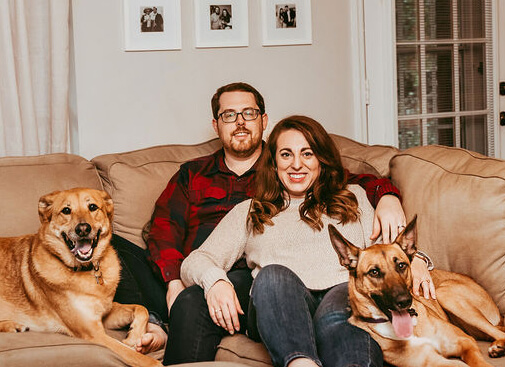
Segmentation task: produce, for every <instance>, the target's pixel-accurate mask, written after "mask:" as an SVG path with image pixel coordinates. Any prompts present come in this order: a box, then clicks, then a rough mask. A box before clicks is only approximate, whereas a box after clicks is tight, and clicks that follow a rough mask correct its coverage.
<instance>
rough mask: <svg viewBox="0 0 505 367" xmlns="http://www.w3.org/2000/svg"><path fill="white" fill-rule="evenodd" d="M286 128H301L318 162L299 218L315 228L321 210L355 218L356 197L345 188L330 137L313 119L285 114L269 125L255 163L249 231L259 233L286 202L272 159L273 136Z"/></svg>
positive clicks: (344, 218) (318, 225) (344, 220)
mask: <svg viewBox="0 0 505 367" xmlns="http://www.w3.org/2000/svg"><path fill="white" fill-rule="evenodd" d="M286 130H297V131H299V132H301V133H302V134H303V136H304V137H305V139H306V140H307V142H308V143H309V145H310V148H311V149H312V151H313V152H314V154H315V156H316V158H317V159H318V160H319V163H320V165H321V173H320V175H319V177H318V179H317V180H316V181H315V182H314V184H313V185H312V187H310V188H309V190H308V191H307V193H306V194H305V201H304V202H303V203H302V205H300V210H299V211H300V218H301V219H302V220H303V221H304V222H306V223H307V224H309V225H310V226H311V227H312V228H314V229H316V230H319V231H320V230H321V229H322V228H323V222H322V221H321V216H322V215H323V214H326V215H328V216H330V217H332V218H337V219H338V220H339V221H340V222H341V223H344V224H345V223H347V222H350V221H356V220H357V219H358V216H359V214H358V201H357V199H356V196H355V195H354V194H353V193H352V192H351V191H349V190H348V189H347V188H346V187H347V177H346V175H345V171H344V167H343V166H342V160H341V158H340V153H339V151H338V149H337V147H336V145H335V143H334V141H333V140H332V138H331V137H330V136H329V135H328V133H327V132H326V130H325V129H324V128H323V127H322V126H321V124H319V123H318V122H317V121H315V120H314V119H312V118H310V117H307V116H289V117H286V118H285V119H283V120H281V121H279V122H278V123H277V124H276V125H275V127H274V128H273V130H272V132H271V133H270V135H269V137H268V140H267V143H266V146H265V147H264V149H263V153H262V155H261V158H260V161H259V164H258V169H257V172H256V178H255V184H256V194H255V195H254V197H253V200H252V203H251V210H250V213H249V217H248V222H249V225H252V230H253V233H263V232H264V230H265V227H264V226H265V224H267V225H273V222H272V218H273V217H274V216H276V215H277V214H278V213H279V212H281V211H283V210H284V209H286V208H287V207H288V206H289V196H288V195H287V192H286V188H285V187H284V185H283V184H282V182H281V181H280V180H279V177H278V175H277V171H276V166H277V165H276V161H275V157H276V152H277V140H278V138H279V135H280V134H281V133H282V132H284V131H286ZM286 199H287V200H286Z"/></svg>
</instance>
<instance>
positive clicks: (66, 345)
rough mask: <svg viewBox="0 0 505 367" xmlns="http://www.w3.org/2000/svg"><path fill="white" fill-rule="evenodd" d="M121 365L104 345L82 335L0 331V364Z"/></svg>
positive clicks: (47, 366) (43, 366)
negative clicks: (82, 337)
mask: <svg viewBox="0 0 505 367" xmlns="http://www.w3.org/2000/svg"><path fill="white" fill-rule="evenodd" d="M83 365H86V366H103V367H108V366H110V367H117V366H121V367H125V366H127V364H125V363H123V361H122V360H121V359H120V358H119V356H118V355H116V354H115V353H113V352H112V351H111V350H109V349H108V348H106V347H104V346H101V345H98V344H93V343H91V342H88V341H86V340H83V339H78V338H72V337H70V336H66V335H61V334H54V333H39V332H32V331H30V332H27V333H1V334H0V366H9V367H18V366H19V367H26V366H37V367H54V366H65V367H72V366H76V367H77V366H83Z"/></svg>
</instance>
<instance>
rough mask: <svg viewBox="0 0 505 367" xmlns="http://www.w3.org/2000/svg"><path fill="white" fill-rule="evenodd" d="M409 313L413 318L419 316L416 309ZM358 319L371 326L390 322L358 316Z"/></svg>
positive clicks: (383, 319)
mask: <svg viewBox="0 0 505 367" xmlns="http://www.w3.org/2000/svg"><path fill="white" fill-rule="evenodd" d="M407 311H408V313H409V314H410V316H412V317H414V316H418V315H417V312H416V310H415V309H414V308H409V309H408V310H407ZM358 319H360V320H361V321H364V322H368V323H370V324H383V323H385V322H389V320H388V319H386V318H383V317H382V318H378V319H374V318H373V317H364V316H358Z"/></svg>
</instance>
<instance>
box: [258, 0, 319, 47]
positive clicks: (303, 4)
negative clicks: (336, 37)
mask: <svg viewBox="0 0 505 367" xmlns="http://www.w3.org/2000/svg"><path fill="white" fill-rule="evenodd" d="M310 6H311V4H310V0H286V1H284V2H283V1H281V0H261V8H262V18H263V46H277V45H309V44H312V13H311V7H310Z"/></svg>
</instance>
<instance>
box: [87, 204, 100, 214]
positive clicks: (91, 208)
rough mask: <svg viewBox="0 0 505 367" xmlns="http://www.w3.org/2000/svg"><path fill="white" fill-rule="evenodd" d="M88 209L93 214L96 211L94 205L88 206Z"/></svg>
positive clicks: (96, 207)
mask: <svg viewBox="0 0 505 367" xmlns="http://www.w3.org/2000/svg"><path fill="white" fill-rule="evenodd" d="M88 209H89V211H90V212H94V211H95V210H97V209H98V206H96V204H89V206H88Z"/></svg>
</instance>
